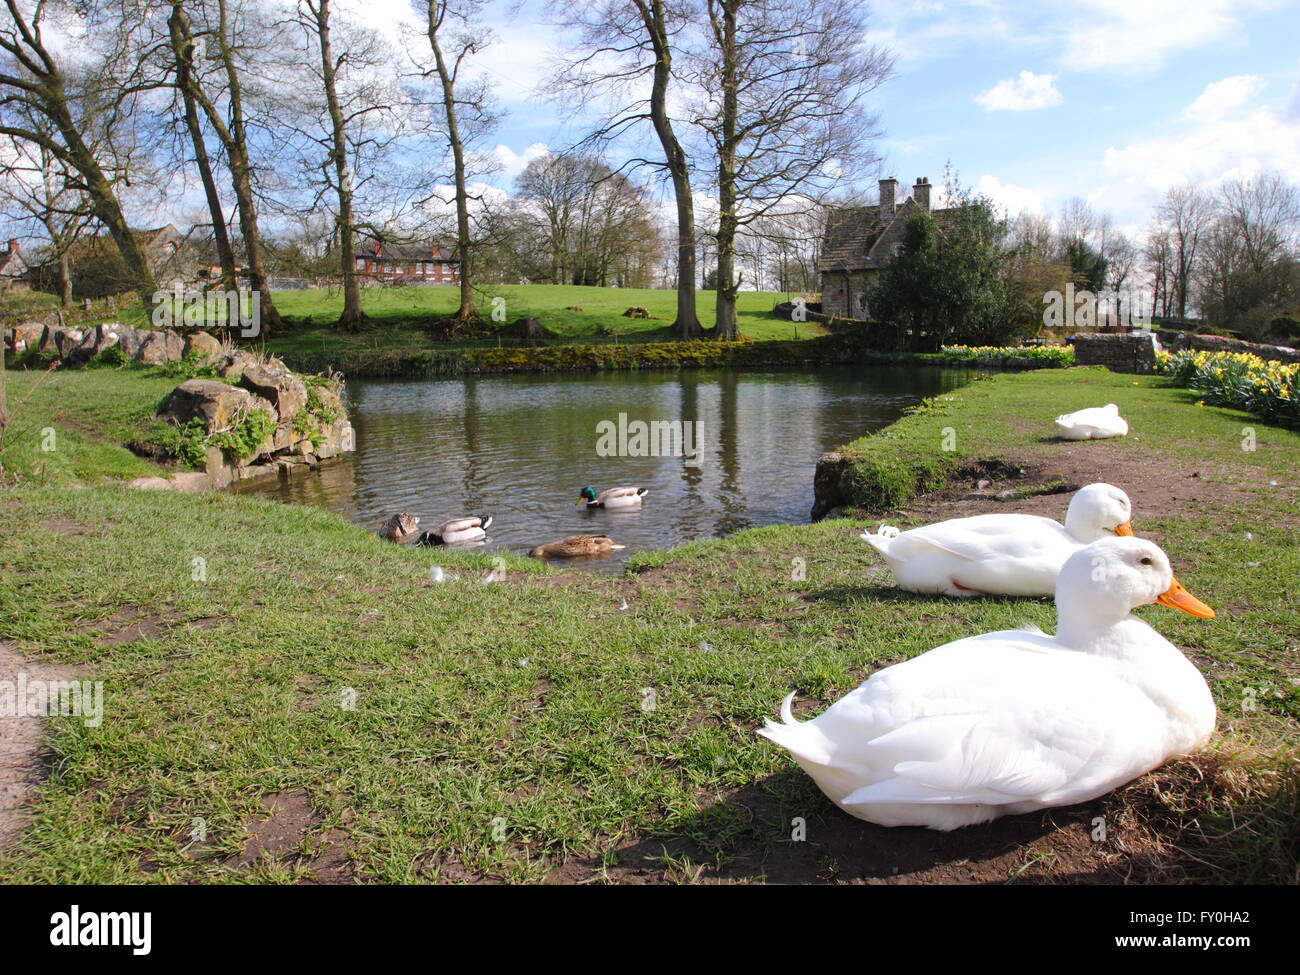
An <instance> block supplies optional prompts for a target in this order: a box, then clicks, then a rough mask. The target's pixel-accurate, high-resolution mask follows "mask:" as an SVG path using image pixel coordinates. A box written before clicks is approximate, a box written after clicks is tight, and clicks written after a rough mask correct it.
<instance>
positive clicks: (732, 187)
mask: <svg viewBox="0 0 1300 975" xmlns="http://www.w3.org/2000/svg"><path fill="white" fill-rule="evenodd" d="M737 3H738V0H722V2H721V3H720V4H719V6H720V8H721V10H722V22H721V23H720V24H719V23H718V20H717V16H716V14H714V12H713V11H712V10H710V12H709V13H710V18H711V19H712V20H713V30H714V35H715V37H716V38H717V41H718V53H719V55H720V58H721V64H720V65H719V68H720V76H721V82H722V118H721V128H720V130H719V132H718V270H717V276H716V280H715V282H714V287H716V288H717V303H716V308H717V312H716V318H717V322H716V324H715V327H714V330H713V337H714V338H716V339H718V340H719V341H725V342H734V341H736V340H737V339H738V338H739V337H740V330H739V328H738V326H737V324H736V292H737V291H738V290H739V283H738V282H737V281H736V227H737V218H736V147H737V143H738V139H737V137H736V128H737V125H738V124H739V122H738V120H739V107H738V104H737V92H736V84H737V79H736V6H737Z"/></svg>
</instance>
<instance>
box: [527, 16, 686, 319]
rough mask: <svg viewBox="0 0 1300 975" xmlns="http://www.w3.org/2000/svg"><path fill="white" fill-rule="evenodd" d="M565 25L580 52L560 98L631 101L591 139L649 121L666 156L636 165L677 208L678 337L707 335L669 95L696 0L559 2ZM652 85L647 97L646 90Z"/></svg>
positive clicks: (584, 103) (560, 77) (563, 78)
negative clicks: (659, 181)
mask: <svg viewBox="0 0 1300 975" xmlns="http://www.w3.org/2000/svg"><path fill="white" fill-rule="evenodd" d="M551 9H552V10H553V11H554V12H555V13H556V15H557V16H558V17H559V19H560V21H561V23H562V24H564V25H565V26H567V27H569V28H570V29H572V30H575V31H576V32H577V33H578V35H579V38H580V41H579V45H578V47H579V48H580V50H581V52H582V53H581V54H579V55H577V56H575V57H573V58H572V59H570V60H569V61H568V62H567V63H566V64H565V65H564V67H563V68H562V69H561V70H560V72H559V73H558V74H557V75H556V76H555V77H554V78H553V79H552V83H551V86H550V87H551V90H552V92H554V93H557V94H559V93H561V92H564V93H570V94H576V95H577V96H578V104H579V106H580V107H588V106H589V105H590V104H591V102H592V101H593V100H594V99H595V98H596V97H598V96H600V95H610V96H612V97H615V98H619V97H626V98H629V99H630V100H629V101H626V102H623V103H620V104H619V105H617V107H615V108H614V109H613V110H612V111H610V112H606V113H605V114H606V120H605V122H604V123H603V124H602V125H600V127H599V128H598V129H597V130H596V131H595V132H593V133H592V134H591V135H590V136H589V137H588V140H587V141H589V142H591V143H601V142H605V141H609V140H613V139H615V138H617V137H619V136H621V135H622V134H623V133H624V132H626V131H627V130H629V129H632V128H634V127H635V126H637V125H639V124H642V123H646V122H648V123H649V124H650V127H651V129H652V130H653V132H654V135H655V139H656V141H657V142H658V144H659V149H660V152H661V155H662V158H661V159H655V160H651V159H645V158H634V159H632V160H630V161H629V165H633V166H635V165H647V166H652V167H654V168H656V169H658V170H660V171H661V172H664V173H666V174H667V175H668V178H669V179H670V181H671V182H672V187H673V201H674V205H675V207H676V216H677V219H676V226H677V232H676V240H675V246H674V248H673V250H674V253H675V255H676V280H677V284H676V289H677V314H676V318H675V319H674V321H673V326H672V328H673V332H674V334H675V335H676V336H677V337H678V338H681V339H690V338H698V337H700V336H701V335H703V334H704V330H703V328H702V327H701V325H700V320H699V316H698V315H697V313H696V310H695V289H696V280H697V278H696V241H695V198H694V196H693V194H692V190H691V166H690V161H689V159H688V157H687V154H686V151H685V149H684V148H683V147H682V143H681V141H680V140H679V138H678V136H677V131H676V128H675V121H674V119H673V117H672V114H671V112H670V111H669V92H670V90H671V89H672V87H673V83H674V81H675V76H674V73H673V72H674V67H673V63H674V62H673V59H674V57H675V56H676V54H677V51H678V41H679V36H680V35H681V33H682V32H683V31H684V30H685V29H686V27H687V26H688V25H689V22H690V16H691V9H690V0H625V2H612V3H605V4H600V5H598V6H595V7H576V6H574V5H571V4H563V3H561V2H560V0H553V4H552V8H551ZM647 81H648V82H649V90H648V92H646V91H644V85H645V82H647Z"/></svg>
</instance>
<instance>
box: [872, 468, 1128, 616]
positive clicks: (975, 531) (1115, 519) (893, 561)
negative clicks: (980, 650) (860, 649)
mask: <svg viewBox="0 0 1300 975" xmlns="http://www.w3.org/2000/svg"><path fill="white" fill-rule="evenodd" d="M1132 514H1133V505H1132V504H1131V503H1130V501H1129V499H1128V495H1127V494H1125V493H1124V492H1123V491H1121V490H1120V489H1119V488H1117V487H1115V486H1114V485H1113V484H1089V485H1088V486H1087V487H1085V488H1081V489H1080V490H1078V491H1077V492H1075V495H1074V497H1073V498H1071V499H1070V505H1069V507H1068V508H1067V509H1066V512H1065V525H1064V526H1062V525H1060V524H1059V523H1057V522H1055V521H1053V520H1052V519H1051V518H1044V517H1042V516H1040V515H1020V514H1011V513H1007V514H1001V513H999V514H991V515H973V516H971V517H969V518H952V519H950V520H948V521H940V522H937V523H935V524H933V525H922V526H921V527H920V528H912V529H910V530H908V531H905V532H901V533H900V532H899V531H898V529H897V528H894V527H892V526H889V525H882V526H881V527H880V530H879V531H878V532H877V533H876V534H874V535H871V534H868V533H866V532H863V534H862V536H861V538H862V539H863V540H864V541H866V542H868V543H869V544H870V545H871V546H872V547H873V548H874V549H875V550H876V551H877V552H879V553H880V554H881V555H883V556H884V557H885V561H886V562H888V563H889V568H890V570H891V571H892V572H893V573H894V579H895V580H896V581H897V582H898V585H899V587H900V588H902V589H906V590H907V591H909V592H920V593H942V594H943V595H945V596H979V595H981V594H989V595H1001V596H1050V595H1051V594H1052V593H1053V592H1055V591H1056V577H1057V575H1058V574H1059V573H1060V571H1061V566H1062V565H1064V564H1065V560H1066V559H1068V558H1069V557H1070V556H1071V555H1073V554H1074V553H1075V552H1077V551H1078V550H1079V549H1081V548H1082V547H1083V546H1085V545H1087V544H1088V543H1089V542H1095V541H1096V540H1097V539H1099V538H1105V537H1106V536H1108V535H1132V534H1133V525H1132V524H1131V521H1130V519H1131V518H1132Z"/></svg>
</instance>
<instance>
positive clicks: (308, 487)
mask: <svg viewBox="0 0 1300 975" xmlns="http://www.w3.org/2000/svg"><path fill="white" fill-rule="evenodd" d="M967 375H968V374H967V373H966V372H964V371H961V370H955V369H949V368H940V367H887V366H869V367H857V368H850V367H836V368H829V369H823V370H819V371H817V372H788V371H773V372H737V371H732V370H716V371H714V370H683V371H681V372H659V371H655V372H616V373H603V374H598V375H589V374H582V375H569V374H564V375H555V376H538V375H527V376H506V377H491V378H469V379H455V380H363V381H354V382H351V383H349V384H348V397H349V406H350V411H351V415H352V423H353V426H354V427H355V428H356V433H357V450H356V452H355V453H353V454H351V455H347V456H345V457H344V458H343V459H341V460H336V461H330V462H328V463H327V464H325V465H323V466H322V467H321V468H320V469H319V470H318V471H314V472H312V473H310V474H305V475H300V476H297V477H295V478H293V479H289V480H275V479H270V480H263V481H262V482H261V483H258V482H249V483H247V484H245V485H242V486H241V487H240V489H239V490H240V491H241V492H246V493H254V494H260V495H264V496H267V497H272V498H276V499H278V500H281V501H287V502H292V503H296V504H311V505H319V506H321V507H325V508H329V509H330V510H332V511H336V512H338V513H339V514H341V515H342V516H344V517H345V518H348V519H350V520H352V521H355V522H358V523H359V524H362V525H365V526H367V527H369V528H378V526H379V525H381V524H382V523H383V522H384V521H386V520H387V519H388V518H389V517H390V516H391V515H393V514H394V513H396V512H399V511H406V512H409V513H411V514H415V515H419V516H420V519H421V528H422V529H427V528H434V527H436V526H437V525H439V524H441V523H442V522H443V521H446V520H448V519H450V518H454V517H459V516H462V515H471V514H473V515H485V514H490V515H492V517H493V519H494V521H493V524H492V528H491V530H490V532H489V535H490V538H489V541H488V544H487V546H486V548H487V550H489V551H494V550H505V551H510V552H516V553H522V552H526V551H527V550H528V549H529V548H531V547H533V546H534V545H539V544H542V543H544V542H550V541H555V540H557V539H560V538H563V537H565V536H566V535H573V534H599V533H606V534H609V535H610V536H612V537H613V538H614V540H615V541H616V542H618V543H619V544H621V545H625V546H626V548H625V549H624V550H622V551H619V552H615V553H614V554H613V555H611V556H608V557H605V558H597V559H589V560H577V561H575V562H574V563H573V564H574V565H575V566H579V567H582V568H588V569H596V570H598V571H620V570H621V568H622V565H621V564H622V561H623V560H624V559H625V558H626V557H627V556H629V555H631V554H632V553H634V552H636V551H638V550H639V549H645V548H664V547H668V546H671V545H676V544H678V543H680V542H684V541H689V540H691V539H697V538H713V537H718V536H722V535H729V534H731V533H733V532H737V531H740V530H741V529H744V528H750V527H754V526H758V525H771V524H779V523H787V524H788V523H796V524H797V523H807V522H808V520H809V511H810V510H811V508H812V503H813V472H814V469H815V468H816V465H817V458H818V456H820V455H821V454H822V453H823V452H824V451H826V450H830V449H833V448H835V447H838V446H840V445H842V444H845V443H847V442H848V441H850V440H853V439H855V438H857V437H859V436H861V435H862V434H864V433H866V432H868V431H871V430H876V429H879V428H880V427H882V426H885V425H886V424H888V423H891V422H892V421H893V420H895V419H897V418H898V416H899V415H900V414H901V413H902V411H903V410H904V409H905V408H906V407H908V406H910V405H912V404H914V403H916V402H917V401H918V400H920V399H921V398H922V397H925V396H934V395H937V394H939V393H943V392H947V391H948V390H951V389H953V388H955V387H956V386H958V385H960V384H961V383H963V382H964V381H965V379H966V376H967ZM638 421H640V422H638ZM654 421H658V424H657V425H656V426H651V424H652V422H654ZM656 447H657V448H658V452H659V454H660V455H659V456H650V455H647V454H648V453H649V452H650V451H651V450H653V449H654V448H656ZM668 455H671V456H668ZM584 485H592V486H593V487H595V489H596V490H597V491H602V490H604V489H605V488H610V487H623V486H635V487H644V488H646V489H647V491H648V493H647V495H646V499H645V503H644V505H643V507H642V508H641V509H640V510H638V511H603V510H593V511H589V510H587V509H586V508H585V507H578V506H577V505H576V504H575V502H576V501H577V500H578V496H579V492H580V490H581V489H582V487H583V486H584Z"/></svg>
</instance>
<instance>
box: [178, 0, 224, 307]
mask: <svg viewBox="0 0 1300 975" xmlns="http://www.w3.org/2000/svg"><path fill="white" fill-rule="evenodd" d="M167 27H168V29H169V31H170V33H171V43H172V52H173V54H174V55H175V58H176V87H177V88H179V89H180V93H181V100H182V102H183V103H184V105H185V129H186V131H187V132H188V133H189V136H190V142H191V143H192V144H193V146H194V162H195V165H196V166H197V167H198V170H199V179H200V181H201V182H202V183H203V195H204V196H205V197H206V198H207V201H208V213H209V215H210V216H211V217H212V240H213V243H214V244H215V245H216V248H217V261H218V263H219V264H220V265H221V287H222V289H223V290H226V291H235V290H238V288H239V281H238V279H237V278H236V277H235V253H234V251H233V250H232V249H231V247H230V235H229V234H228V233H227V232H226V215H225V213H224V212H223V210H222V207H221V195H220V194H219V193H218V192H217V183H216V180H215V179H214V178H213V175H212V162H211V160H210V159H209V157H208V147H207V144H206V143H205V142H204V141H203V129H202V127H201V126H200V125H199V110H198V105H197V104H196V102H195V98H194V76H193V73H192V65H193V59H194V36H193V34H192V33H191V32H190V24H189V18H188V17H186V15H185V8H184V7H182V6H181V5H180V4H179V3H178V4H174V5H173V6H172V13H171V16H170V17H168V18H167Z"/></svg>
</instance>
